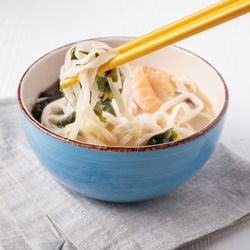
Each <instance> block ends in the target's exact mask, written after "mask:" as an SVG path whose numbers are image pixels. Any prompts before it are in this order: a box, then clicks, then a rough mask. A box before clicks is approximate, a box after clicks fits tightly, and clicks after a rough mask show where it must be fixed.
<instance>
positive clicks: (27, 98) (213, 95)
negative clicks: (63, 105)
mask: <svg viewBox="0 0 250 250" xmlns="http://www.w3.org/2000/svg"><path fill="white" fill-rule="evenodd" d="M95 40H100V41H103V42H106V43H108V44H109V45H110V46H112V47H116V46H118V45H120V44H122V43H124V42H126V41H128V40H130V38H126V37H124V38H121V37H118V38H99V39H95ZM70 46H71V45H69V46H66V47H63V48H60V49H57V50H55V51H53V52H51V53H49V54H47V55H46V56H44V57H42V58H41V59H39V60H38V61H37V62H35V63H34V64H33V65H32V66H31V67H30V69H29V71H28V72H27V74H26V75H25V76H24V78H23V83H22V86H21V100H22V102H23V104H24V107H25V108H26V110H27V111H28V112H30V111H31V108H32V104H33V103H34V101H35V99H36V98H37V96H38V94H39V93H40V92H41V91H43V90H45V89H46V88H48V87H49V86H51V85H52V84H53V83H54V82H55V81H56V80H57V79H58V77H59V72H60V67H61V65H62V64H63V63H64V56H65V54H66V51H67V49H68V48H69V47H70ZM133 63H137V64H143V65H147V66H151V67H154V68H159V69H163V70H166V71H167V72H169V73H170V74H172V75H176V76H187V77H189V78H191V79H192V80H193V81H195V82H196V83H197V84H198V86H199V88H200V90H201V91H202V92H203V93H204V94H205V95H206V96H207V97H208V99H209V100H210V101H211V103H212V105H213V107H214V112H215V115H216V116H217V115H218V114H219V113H220V111H221V110H222V108H223V105H224V103H225V98H226V95H225V87H224V84H223V81H222V79H221V78H220V76H219V75H218V73H217V72H216V70H215V69H214V68H212V67H211V66H210V65H209V64H208V63H207V62H205V61H204V60H202V59H201V58H199V57H197V56H196V55H193V54H191V53H189V52H187V51H185V50H183V49H181V48H178V47H175V46H168V47H166V48H163V49H161V50H158V51H156V52H154V53H151V54H149V55H146V56H144V57H141V58H139V59H137V60H135V61H133Z"/></svg>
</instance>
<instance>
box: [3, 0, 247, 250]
mask: <svg viewBox="0 0 250 250" xmlns="http://www.w3.org/2000/svg"><path fill="white" fill-rule="evenodd" d="M208 2H209V3H214V2H216V1H214V0H211V1H205V0H189V1H185V0H174V1H173V0H159V1H156V0H127V1H122V0H106V1H98V0H73V1H69V0H54V1H52V0H50V1H49V0H43V1H42V0H41V1H38V0H33V1H31V0H23V1H18V0H8V1H7V0H6V1H4V0H0V79H1V81H0V98H4V97H10V96H15V95H16V89H17V85H18V82H19V79H20V78H21V76H22V74H23V73H24V71H25V70H26V68H27V67H28V66H29V65H30V64H31V63H32V62H33V61H34V60H36V59H37V58H39V57H40V56H41V55H43V54H45V53H46V52H48V51H50V50H52V49H55V48H57V47H59V46H61V45H64V44H67V43H71V42H74V41H78V40H82V39H86V38H93V37H103V36H139V35H141V34H144V33H147V32H149V31H151V30H153V29H155V28H157V27H160V26H163V25H165V24H167V23H169V22H171V21H174V20H176V19H178V18H180V17H183V16H184V15H187V14H189V13H191V12H193V11H195V10H198V9H200V8H203V7H205V6H207V5H208ZM178 45H179V46H182V47H184V48H186V49H188V50H191V51H193V52H195V53H196V54H198V55H200V56H202V57H204V58H205V59H206V60H208V61H209V62H210V63H211V64H213V65H214V66H215V67H216V68H217V69H218V70H219V71H220V73H221V74H222V76H223V77H224V79H225V80H226V82H227V84H228V88H229V93H230V105H229V109H228V113H227V119H226V123H225V127H224V130H223V133H222V137H221V141H222V142H223V143H224V144H225V145H227V146H228V147H229V148H231V150H233V151H235V152H237V153H238V154H240V155H241V156H243V157H245V158H247V159H248V160H250V132H249V128H250V49H249V45H250V15H249V14H248V15H245V16H242V17H240V18H238V19H235V20H232V21H230V22H228V23H226V24H223V25H221V26H220V27H216V28H213V29H211V30H209V31H206V32H203V33H202V34H198V35H196V36H194V37H191V38H188V39H186V40H185V41H182V42H179V43H178ZM249 192H250V190H249ZM222 209H226V208H222ZM249 235H250V220H248V221H246V222H244V223H241V224H239V225H237V226H234V227H233V228H231V229H229V230H224V231H223V232H220V233H217V234H216V235H215V236H212V237H210V238H209V239H207V240H204V241H202V242H200V243H197V244H195V245H192V246H191V247H188V248H185V249H207V248H209V249H227V250H234V249H238V250H245V249H246V250H249V249H250V237H249Z"/></svg>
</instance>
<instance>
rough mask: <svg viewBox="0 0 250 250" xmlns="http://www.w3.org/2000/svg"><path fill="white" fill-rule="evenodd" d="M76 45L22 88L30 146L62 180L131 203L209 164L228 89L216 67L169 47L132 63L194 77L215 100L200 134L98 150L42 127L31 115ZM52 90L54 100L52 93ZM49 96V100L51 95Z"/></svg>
mask: <svg viewBox="0 0 250 250" xmlns="http://www.w3.org/2000/svg"><path fill="white" fill-rule="evenodd" d="M130 39H131V38H127V37H106V38H98V39H94V40H97V41H100V42H105V43H107V44H108V45H109V46H110V47H113V48H115V47H117V46H119V45H120V44H122V43H125V42H127V41H129V40H130ZM72 46H73V44H69V45H65V46H63V47H61V48H57V49H55V50H53V51H51V52H49V53H47V54H46V55H44V56H42V57H41V58H39V59H38V60H37V61H35V62H34V63H33V64H32V65H31V66H30V67H29V68H28V69H27V71H26V72H25V73H24V75H23V77H22V78H21V80H20V83H19V87H18V102H19V106H20V111H21V112H20V114H21V121H22V125H23V128H24V131H25V134H26V136H27V138H28V141H29V143H30V146H31V148H32V149H33V151H34V153H35V154H36V156H37V158H38V159H39V160H40V162H41V163H42V164H43V166H44V167H45V168H46V169H47V170H48V171H49V172H50V173H51V174H52V175H53V176H54V177H56V178H57V180H59V181H60V182H61V183H63V184H64V185H66V186H67V187H69V188H71V189H73V190H75V191H77V192H79V193H81V194H84V195H85V196H89V197H92V198H96V199H100V200H106V201H115V202H132V201H140V200H146V199H150V198H153V197H156V196H159V195H162V194H165V193H167V192H169V191H171V190H173V189H175V188H176V187H178V186H180V185H182V184H183V183H184V182H185V181H187V180H188V179H189V178H190V177H191V176H193V175H194V174H195V173H196V172H197V171H198V170H199V169H200V168H201V167H202V166H203V165H204V163H205V162H206V161H207V159H208V158H209V157H210V155H211V153H212V152H213V150H214V148H215V146H216V144H217V141H218V139H219V136H220V134H221V131H222V128H223V124H224V120H225V114H226V110H227V106H228V91H227V87H226V84H225V82H224V80H223V78H222V77H221V75H220V74H219V73H218V71H217V70H216V69H215V68H214V67H213V66H212V65H210V64H209V63H208V62H206V61H205V60H204V59H202V58H200V57H199V56H197V55H195V54H193V53H191V52H189V51H187V50H185V49H182V48H179V47H176V46H168V47H166V48H163V49H161V50H158V51H155V52H154V53H151V54H148V55H146V56H144V57H141V58H138V59H136V60H135V61H134V62H131V65H133V64H135V65H145V66H147V67H150V68H157V69H160V70H163V71H164V70H166V69H167V70H168V71H169V72H171V74H172V75H174V76H191V77H192V79H193V80H194V81H195V82H196V83H197V85H198V87H199V89H200V91H201V92H202V93H205V94H206V96H207V98H208V99H209V100H210V101H211V103H212V106H213V111H214V116H215V117H214V119H213V120H212V121H211V122H210V123H208V124H207V126H205V127H204V128H202V129H201V130H199V131H198V132H195V133H194V134H192V135H190V136H187V137H185V138H183V139H179V140H174V141H171V142H169V143H162V144H156V145H146V146H105V145H97V144H90V143H86V142H82V141H77V140H71V139H69V138H66V137H64V136H61V135H59V134H58V133H55V132H53V131H52V130H50V129H48V128H46V127H45V126H43V125H42V124H41V123H40V122H38V121H37V120H36V119H35V118H34V117H33V116H32V113H31V111H32V108H33V106H34V103H35V100H36V99H37V98H38V97H39V95H40V94H41V92H44V91H45V90H46V89H48V88H49V87H50V86H51V84H52V83H53V82H56V81H57V80H58V75H59V74H60V67H61V66H62V65H63V64H64V62H65V54H66V53H67V51H68V50H69V48H71V47H72ZM57 84H59V83H57ZM58 86H59V85H58ZM48 91H49V95H50V94H52V95H53V93H52V92H53V90H52V89H49V90H48ZM44 94H46V95H48V92H47V91H46V93H44ZM47 102H48V100H47ZM34 167H35V166H34ZM52 192H53V190H52ZM201 192H202V189H201Z"/></svg>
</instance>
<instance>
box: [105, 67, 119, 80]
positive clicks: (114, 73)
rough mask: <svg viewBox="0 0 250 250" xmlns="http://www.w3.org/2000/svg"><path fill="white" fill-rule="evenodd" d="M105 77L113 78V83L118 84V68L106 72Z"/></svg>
mask: <svg viewBox="0 0 250 250" xmlns="http://www.w3.org/2000/svg"><path fill="white" fill-rule="evenodd" d="M105 76H106V77H111V79H112V81H113V82H118V75H117V70H116V68H114V69H111V70H108V71H106V72H105Z"/></svg>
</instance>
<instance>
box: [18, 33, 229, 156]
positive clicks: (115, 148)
mask: <svg viewBox="0 0 250 250" xmlns="http://www.w3.org/2000/svg"><path fill="white" fill-rule="evenodd" d="M102 39H106V40H107V39H133V37H127V36H110V37H96V38H90V39H84V40H80V41H77V42H73V43H69V44H66V45H63V46H60V47H58V48H56V49H54V50H51V51H49V52H48V53H46V54H44V55H43V56H41V57H40V58H38V59H37V60H36V61H35V62H33V63H32V64H31V65H30V66H29V67H28V69H27V70H26V71H25V72H24V74H23V76H22V77H21V79H20V81H19V84H18V89H17V99H18V103H19V106H20V108H21V110H22V112H23V113H24V115H25V117H26V118H27V119H28V120H29V121H30V122H31V123H32V124H33V125H34V126H35V127H36V128H38V129H39V130H41V131H42V132H44V133H45V134H47V135H49V136H51V137H53V138H54V139H58V140H60V141H62V142H65V143H68V144H71V145H75V146H78V147H81V148H87V149H96V150H101V151H113V152H141V151H142V152H143V151H153V150H159V149H165V148H170V147H175V146H179V145H181V144H184V143H187V142H190V141H193V140H194V139H196V138H198V137H200V136H202V135H204V134H205V133H207V132H208V131H209V130H211V129H212V128H213V127H214V126H215V125H216V124H217V123H218V122H219V121H220V120H221V118H222V117H223V116H224V114H225V112H226V110H227V107H228V101H229V94H228V88H227V85H226V82H225V80H224V79H223V77H222V76H221V74H220V73H219V71H218V70H217V69H216V68H215V67H214V66H213V65H212V64H210V63H209V62H208V61H206V60H205V59H204V58H202V57H200V56H198V55H197V54H195V53H193V52H191V51H189V50H187V49H184V48H182V47H179V46H176V45H170V46H172V47H175V48H177V49H179V50H182V51H184V52H187V53H188V54H191V55H192V56H195V57H197V58H198V59H200V60H201V61H203V62H205V63H206V64H207V65H208V66H209V67H210V68H212V69H213V70H214V71H215V72H216V73H217V75H218V76H219V78H220V79H221V82H222V83H223V87H224V90H225V101H224V105H223V107H222V109H221V111H220V113H219V114H218V115H217V116H216V117H215V119H213V120H212V122H210V123H209V124H208V125H207V126H205V127H204V128H202V129H201V130H199V131H197V132H196V133H194V134H192V135H190V136H188V137H185V138H183V139H180V140H177V141H172V142H168V143H163V144H157V145H149V146H125V147H121V146H103V145H95V144H90V143H86V142H81V141H76V140H72V139H68V138H66V137H63V136H61V135H58V134H56V133H54V132H52V131H51V130H49V129H47V128H46V127H44V126H43V125H42V124H41V123H39V122H38V121H37V120H36V119H35V118H33V117H32V115H31V114H30V112H28V110H27V109H26V107H25V105H24V104H23V102H22V98H21V87H22V83H23V80H24V77H25V76H26V74H27V73H28V72H29V71H30V69H31V68H32V67H33V66H34V65H35V64H36V63H38V62H39V61H40V60H42V59H43V58H45V57H46V56H48V55H50V54H52V53H54V52H56V51H58V50H60V49H63V48H65V47H68V46H71V45H73V44H76V43H79V42H83V41H91V40H102Z"/></svg>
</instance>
